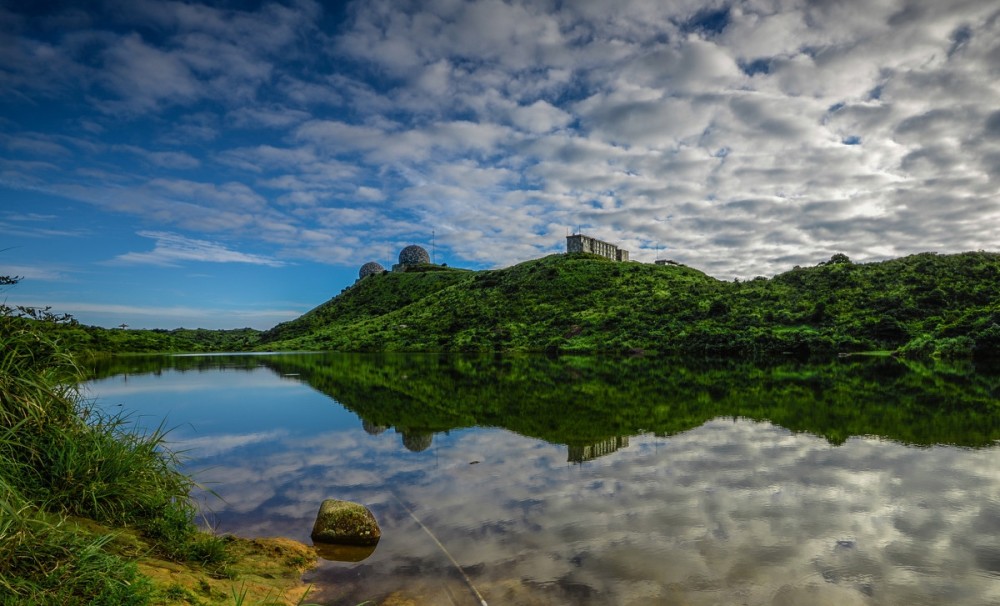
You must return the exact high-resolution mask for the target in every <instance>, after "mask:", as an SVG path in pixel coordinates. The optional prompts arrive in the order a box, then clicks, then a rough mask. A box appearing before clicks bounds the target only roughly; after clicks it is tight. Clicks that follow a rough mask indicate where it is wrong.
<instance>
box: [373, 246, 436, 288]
mask: <svg viewBox="0 0 1000 606" xmlns="http://www.w3.org/2000/svg"><path fill="white" fill-rule="evenodd" d="M430 262H431V256H430V255H429V254H427V250H426V249H425V248H423V247H422V246H417V245H416V244H411V245H409V246H407V247H406V248H404V249H403V250H401V251H399V263H396V264H395V265H393V266H392V271H406V269H407V268H408V267H412V266H416V265H427V264H429V263H430ZM384 271H385V268H384V267H382V264H381V263H378V262H376V261H369V262H367V263H365V264H364V265H362V266H361V269H359V270H358V280H361V279H363V278H367V277H368V276H374V275H376V274H380V273H382V272H384Z"/></svg>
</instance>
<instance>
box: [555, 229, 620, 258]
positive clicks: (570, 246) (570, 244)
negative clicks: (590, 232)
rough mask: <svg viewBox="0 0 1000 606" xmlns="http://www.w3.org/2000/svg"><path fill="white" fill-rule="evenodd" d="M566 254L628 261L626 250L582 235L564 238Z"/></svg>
mask: <svg viewBox="0 0 1000 606" xmlns="http://www.w3.org/2000/svg"><path fill="white" fill-rule="evenodd" d="M566 252H568V253H575V252H577V253H579V252H583V253H592V254H595V255H600V256H602V257H607V258H608V259H611V260H613V261H628V251H627V250H624V249H622V248H618V247H617V246H615V245H614V244H609V243H607V242H604V241H602V240H598V239H596V238H591V237H590V236H585V235H583V234H573V235H572V236H566Z"/></svg>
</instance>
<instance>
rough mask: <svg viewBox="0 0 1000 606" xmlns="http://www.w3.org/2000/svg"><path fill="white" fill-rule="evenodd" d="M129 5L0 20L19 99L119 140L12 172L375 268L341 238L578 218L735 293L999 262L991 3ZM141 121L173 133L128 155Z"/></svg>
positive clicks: (479, 241) (473, 242)
mask: <svg viewBox="0 0 1000 606" xmlns="http://www.w3.org/2000/svg"><path fill="white" fill-rule="evenodd" d="M115 6H116V7H117V8H118V9H120V10H117V12H115V14H114V18H113V19H100V18H97V17H100V16H102V14H101V13H99V12H98V13H88V12H81V11H77V12H76V13H73V14H70V12H68V11H63V12H61V13H58V14H53V15H48V16H40V15H33V14H29V13H28V12H26V11H21V12H18V11H15V10H13V9H10V8H8V9H5V10H4V13H3V18H4V19H5V22H7V23H10V24H11V31H13V32H14V35H13V43H12V44H10V45H7V46H5V47H4V48H3V49H2V51H0V66H2V67H3V70H0V74H2V77H3V78H4V79H5V81H6V82H7V83H9V84H10V86H7V87H4V89H5V90H6V91H8V97H9V98H10V99H12V101H11V102H12V103H15V104H16V103H21V102H25V103H26V102H27V101H26V100H30V101H31V102H33V103H42V102H46V103H47V102H52V100H53V99H57V100H58V99H60V98H62V97H65V96H67V95H70V94H73V95H78V94H81V93H82V96H83V103H84V104H86V105H88V106H89V107H90V108H91V110H92V111H90V112H89V113H88V112H86V111H83V110H79V109H78V110H76V111H80V113H81V115H80V121H81V126H80V129H79V130H78V131H76V132H74V133H73V134H74V136H76V137H77V138H79V139H80V140H81V141H91V142H93V143H94V144H95V145H98V147H95V150H96V151H95V152H94V153H93V154H92V158H90V160H80V159H79V155H75V154H67V153H66V151H67V150H70V149H78V146H79V144H77V143H69V142H67V141H66V140H64V139H59V138H56V137H53V136H52V135H53V134H54V133H52V132H39V130H37V129H36V130H28V129H18V128H14V129H7V130H8V131H9V132H8V133H7V134H5V135H4V139H3V141H2V143H3V144H4V149H5V150H6V152H7V154H8V157H7V158H2V159H0V160H3V164H2V167H3V173H2V174H3V177H2V178H3V179H4V183H7V184H10V185H13V186H17V187H40V188H43V189H46V190H50V191H55V192H58V193H59V194H60V195H64V196H69V197H76V198H79V199H83V200H87V201H92V202H94V203H97V204H100V205H102V207H104V208H108V209H116V210H120V211H121V210H123V211H126V212H133V213H137V214H142V213H147V212H148V213H150V215H151V216H160V217H165V219H164V221H166V224H165V225H163V227H164V229H166V228H168V226H170V225H176V226H182V227H183V228H184V229H191V230H199V229H204V230H206V231H212V232H216V233H218V232H228V233H229V234H230V235H231V236H232V237H255V238H260V239H263V240H266V241H269V242H274V243H278V244H280V245H281V246H283V247H285V253H287V254H288V255H290V256H298V257H301V258H309V259H318V258H322V259H324V260H326V261H329V262H333V263H342V264H351V263H356V262H358V261H359V260H363V258H364V257H365V255H364V254H362V253H363V251H361V252H358V251H354V252H352V249H351V247H344V246H337V245H333V246H334V248H330V246H331V243H332V242H337V241H347V240H350V239H352V238H354V239H358V241H359V242H361V243H362V244H364V245H366V246H368V247H370V248H371V249H372V250H374V249H379V248H382V247H386V246H394V245H396V244H397V243H398V242H400V241H404V242H405V241H406V240H407V239H414V238H416V239H426V234H428V233H429V232H430V231H432V230H436V231H437V232H438V233H441V234H443V237H442V239H441V240H440V244H441V246H442V250H443V252H445V253H446V254H447V255H450V257H451V261H452V263H453V264H462V263H463V262H466V263H469V264H473V265H480V266H481V265H505V264H509V263H513V262H517V261H522V260H525V259H528V258H531V257H535V256H538V255H541V254H544V253H547V252H552V251H555V250H560V249H561V248H562V241H561V234H562V233H564V230H565V229H566V228H577V227H579V228H580V229H583V230H584V231H586V232H588V233H592V234H594V235H597V236H599V237H603V238H605V239H609V240H613V241H619V242H622V244H623V245H626V246H628V247H630V248H632V257H633V258H634V259H638V260H643V261H650V260H652V258H653V257H654V256H655V255H656V253H657V250H658V249H664V248H665V249H666V253H665V254H666V255H667V256H669V257H671V258H674V259H676V260H678V261H682V262H685V263H688V264H690V265H694V266H696V267H700V268H703V269H706V270H707V271H709V273H712V274H714V275H717V276H720V277H726V278H728V277H732V276H734V275H738V276H743V277H750V276H753V275H757V274H769V273H773V272H776V271H781V270H784V269H787V268H789V267H790V266H791V265H794V264H811V263H815V262H817V261H819V260H822V259H824V258H828V257H829V256H830V255H831V254H833V253H834V252H844V253H847V254H848V255H849V256H851V257H852V258H854V259H856V260H868V259H878V258H883V257H887V256H895V255H902V254H907V253H912V252H917V251H920V250H924V249H929V248H930V249H934V250H938V251H941V252H956V251H961V250H968V249H979V248H990V247H994V246H995V242H996V238H997V231H996V228H995V227H991V226H993V225H996V221H995V219H996V218H997V217H998V212H1000V211H998V208H997V204H996V195H997V191H998V187H1000V182H998V179H1000V177H998V175H1000V171H998V170H997V168H998V166H1000V144H998V143H997V137H995V136H991V134H993V133H994V132H995V131H996V130H997V129H996V128H994V127H995V126H996V124H997V123H998V122H997V119H996V111H997V110H996V107H994V104H991V103H990V100H991V99H996V98H997V97H998V96H1000V90H998V88H997V84H996V82H998V81H1000V68H998V67H997V65H1000V61H998V60H997V58H998V57H1000V42H998V40H1000V16H998V15H1000V13H998V11H997V9H996V7H995V6H993V3H991V2H988V1H986V0H969V1H968V2H963V3H959V4H956V3H930V2H904V1H903V0H879V1H877V2H864V3H862V2H853V1H852V2H838V3H832V2H820V3H817V2H805V1H804V0H795V1H791V2H785V3H779V4H774V3H765V2H757V1H754V0H742V1H739V2H732V3H722V2H717V3H705V2H695V1H690V2H688V1H684V2H671V3H668V4H664V3H661V2H653V1H651V0H629V1H627V2H625V1H623V2H618V3H615V4H614V5H609V4H607V3H601V2H572V3H554V2H547V1H536V0H530V1H529V0H521V1H515V2H499V1H495V0H463V1H458V0H456V1H435V2H389V1H388V0H375V1H371V2H353V3H350V4H349V5H348V6H347V7H346V8H345V10H344V11H343V12H342V13H331V12H329V11H327V12H324V9H323V7H322V6H321V5H320V4H318V3H315V2H308V1H301V2H292V3H277V2H270V3H263V4H261V5H259V6H256V7H254V8H246V9H235V8H231V9H223V8H216V7H211V6H207V5H202V4H197V3H194V4H191V3H174V2H137V3H121V4H118V3H115ZM334 18H335V19H337V20H336V21H331V19H334ZM56 20H58V22H59V23H61V24H63V25H64V26H65V29H64V30H60V31H64V32H65V33H63V34H61V35H53V34H52V33H51V32H53V31H56V30H54V29H53V26H52V24H53V23H55V22H56ZM139 32H142V33H139ZM53 65H56V66H60V70H59V72H60V74H59V75H56V74H55V73H54V72H53V70H52V68H51V67H49V66H53ZM15 91H16V94H15ZM10 95H13V96H10ZM179 109H183V110H184V111H183V112H179V111H178V110H179ZM119 115H121V116H125V117H126V119H127V120H130V121H132V124H133V125H134V126H136V127H148V128H150V129H151V131H152V132H153V133H154V139H155V141H153V142H148V143H147V142H143V143H142V144H141V145H139V144H137V143H136V142H135V141H130V142H119V143H118V145H117V146H115V145H110V146H108V145H107V143H109V142H112V143H113V132H114V129H113V128H112V129H111V130H110V131H109V130H108V129H109V128H111V127H113V125H114V123H115V122H114V121H115V119H116V117H117V116H119ZM95 127H97V128H95ZM109 132H111V133H112V135H111V136H109ZM100 145H104V146H105V147H100ZM116 150H117V152H122V151H125V152H126V153H132V154H133V155H137V156H139V157H142V158H143V159H144V160H145V161H146V163H147V164H146V166H145V167H134V166H124V167H122V166H116V167H115V168H118V169H119V171H118V172H119V173H124V174H119V175H118V176H117V177H116V181H118V183H117V185H116V188H115V192H114V193H113V194H112V195H108V192H107V188H106V186H107V182H106V181H105V182H100V181H98V180H88V179H85V178H82V177H79V176H78V177H74V175H94V174H97V173H96V172H95V171H100V170H103V171H105V173H109V174H113V173H115V172H116V171H114V170H109V169H110V168H111V167H112V166H113V164H112V163H113V162H114V161H115V158H113V157H111V155H110V154H113V153H115V151H116ZM23 154H27V155H29V156H31V157H33V158H34V157H37V158H43V157H44V159H45V162H43V163H41V162H40V163H34V164H32V163H24V162H25V160H23V159H22V158H21V157H20V156H21V155H23ZM67 167H72V168H74V170H70V171H66V170H65V168H67ZM168 170H185V171H188V172H189V173H191V174H190V175H186V176H189V177H190V178H189V179H187V180H186V181H178V180H174V179H171V178H170V177H168V176H166V175H164V174H162V173H161V172H160V171H168ZM128 194H133V196H132V199H137V198H142V199H150V198H152V201H151V202H149V203H148V205H147V204H144V205H142V206H140V207H135V206H130V205H129V204H128V202H126V201H125V200H127V199H128V198H129V195H128ZM109 199H110V200H111V201H109ZM116 200H117V201H116ZM148 208H155V209H156V210H155V213H156V214H155V215H153V213H154V211H152V210H148ZM362 208H363V209H365V211H364V212H365V213H368V215H369V216H371V217H378V220H374V219H372V220H369V221H367V222H366V221H364V220H363V217H362V216H361V215H360V214H359V213H357V212H352V211H357V209H362ZM178 209H183V210H178ZM183 217H198V219H190V220H187V219H184V218H183ZM513 221H516V227H512V228H510V229H507V228H499V227H497V226H502V225H505V224H512V222H513ZM266 226H273V230H270V228H269V227H266ZM362 231H363V235H359V234H360V232H362ZM306 233H309V234H311V235H312V236H313V237H312V241H313V242H314V243H315V246H316V247H317V248H310V247H309V246H308V245H303V244H302V242H303V240H302V238H301V236H302V234H306ZM318 247H322V248H318Z"/></svg>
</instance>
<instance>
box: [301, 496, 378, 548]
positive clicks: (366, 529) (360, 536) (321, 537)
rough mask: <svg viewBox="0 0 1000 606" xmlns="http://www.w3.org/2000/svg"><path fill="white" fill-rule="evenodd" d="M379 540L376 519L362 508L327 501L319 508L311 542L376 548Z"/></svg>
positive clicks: (355, 505)
mask: <svg viewBox="0 0 1000 606" xmlns="http://www.w3.org/2000/svg"><path fill="white" fill-rule="evenodd" d="M381 537H382V529H381V528H379V527H378V522H376V521H375V516H374V515H372V512H371V510H369V509H368V508H367V507H365V506H364V505H361V504H360V503H353V502H351V501H338V500H337V499H327V500H325V501H323V504H322V505H320V506H319V513H318V514H316V523H315V524H313V530H312V540H313V541H314V542H317V543H334V544H338V545H375V544H376V543H378V540H379V539H380V538H381Z"/></svg>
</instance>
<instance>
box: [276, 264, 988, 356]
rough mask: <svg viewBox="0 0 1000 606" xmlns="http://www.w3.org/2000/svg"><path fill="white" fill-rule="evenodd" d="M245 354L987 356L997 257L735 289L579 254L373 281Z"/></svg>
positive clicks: (841, 267) (826, 271)
mask: <svg viewBox="0 0 1000 606" xmlns="http://www.w3.org/2000/svg"><path fill="white" fill-rule="evenodd" d="M258 348H259V349H271V350H291V349H329V350H340V351H547V352H602V351H603V352H634V351H644V352H648V353H654V352H655V353H685V354H698V355H772V354H784V353H793V354H797V355H809V354H823V355H827V354H835V353H844V352H861V351H872V350H890V351H898V352H899V353H902V354H906V355H913V356H931V355H936V356H943V357H965V356H973V355H975V356H987V357H988V356H993V355H995V354H996V353H997V352H998V351H1000V255H998V254H995V253H985V252H974V253H962V254H956V255H937V254H933V253H923V254H919V255H913V256H909V257H905V258H901V259H894V260H890V261H884V262H878V263H866V264H855V263H852V262H851V261H850V260H849V259H848V258H847V257H845V256H843V255H835V256H834V257H833V258H832V259H830V260H829V261H826V262H824V263H820V264H819V265H817V266H815V267H808V268H795V269H793V270H791V271H789V272H786V273H783V274H780V275H777V276H775V277H774V278H771V279H766V278H756V279H754V280H751V281H747V282H739V281H737V282H722V281H719V280H716V279H715V278H712V277H710V276H707V275H705V274H704V273H702V272H699V271H697V270H695V269H691V268H688V267H684V266H680V265H665V266H658V265H648V264H641V263H617V262H614V261H610V260H607V259H603V258H601V257H597V256H594V255H587V254H568V255H551V256H548V257H544V258H542V259H536V260H533V261H528V262H525V263H521V264H518V265H515V266H513V267H509V268H506V269H501V270H491V271H479V272H467V271H466V272H463V271H459V270H450V271H435V272H412V273H411V272H407V273H385V274H379V275H374V276H369V277H368V278H365V279H364V280H361V281H359V282H358V283H357V284H355V285H354V286H352V287H350V288H348V289H346V290H345V291H344V292H343V293H341V294H340V295H338V296H337V297H335V298H333V299H331V300H330V301H328V302H327V303H325V304H323V305H321V306H319V307H317V308H316V309H314V310H312V311H311V312H309V313H308V314H306V315H304V316H302V317H301V318H299V319H297V320H294V321H292V322H288V323H285V324H281V325H279V326H277V327H275V328H274V329H272V330H270V331H267V332H265V333H264V334H262V335H261V340H260V345H258Z"/></svg>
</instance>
